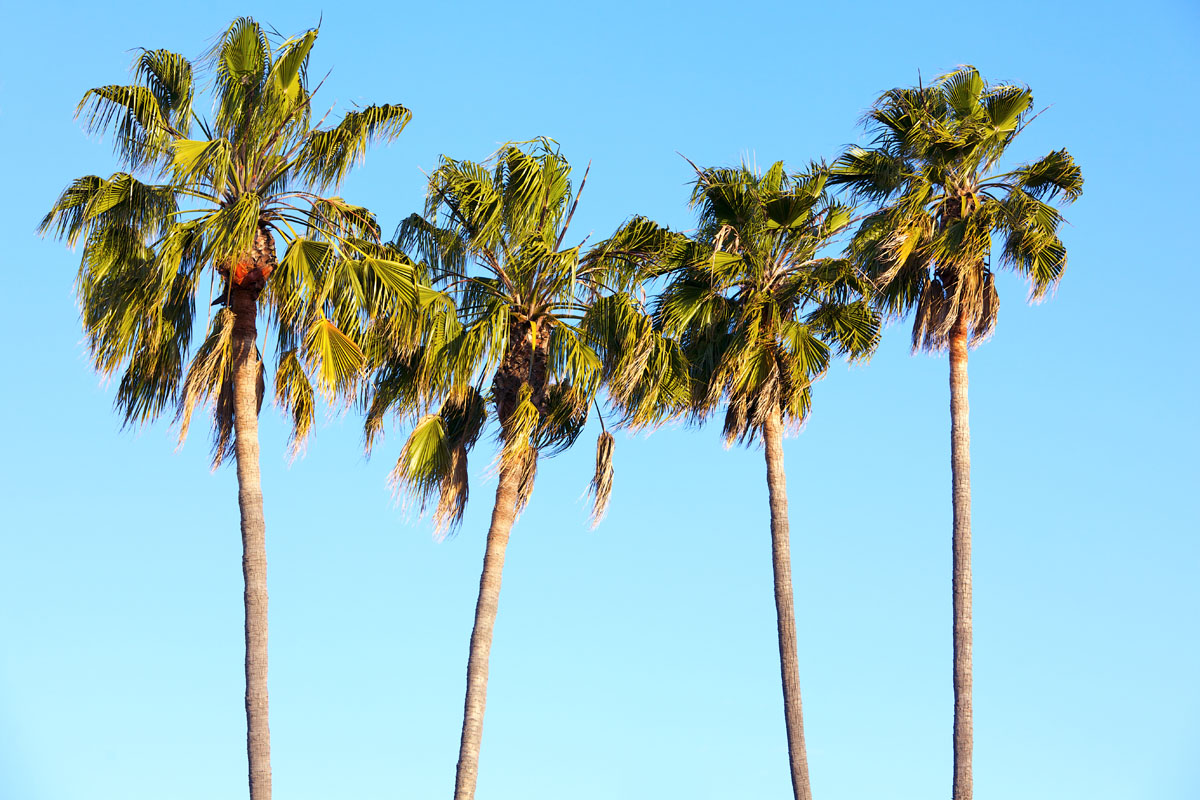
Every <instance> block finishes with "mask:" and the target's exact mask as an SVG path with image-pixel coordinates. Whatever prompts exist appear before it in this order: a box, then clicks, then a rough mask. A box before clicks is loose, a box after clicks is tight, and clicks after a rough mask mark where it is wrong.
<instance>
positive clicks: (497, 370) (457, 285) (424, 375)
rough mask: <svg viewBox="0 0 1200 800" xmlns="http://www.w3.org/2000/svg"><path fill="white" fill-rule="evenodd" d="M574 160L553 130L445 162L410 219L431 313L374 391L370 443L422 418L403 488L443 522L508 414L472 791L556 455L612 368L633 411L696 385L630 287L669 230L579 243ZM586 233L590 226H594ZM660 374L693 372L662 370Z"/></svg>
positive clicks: (475, 677)
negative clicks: (520, 547) (478, 446)
mask: <svg viewBox="0 0 1200 800" xmlns="http://www.w3.org/2000/svg"><path fill="white" fill-rule="evenodd" d="M570 175H571V167H570V165H569V164H568V162H567V161H566V160H565V159H564V158H563V157H562V156H561V155H560V154H559V151H558V149H557V147H556V146H555V145H554V144H553V142H552V141H551V140H549V139H539V140H535V141H533V142H527V143H518V144H507V145H505V146H504V147H502V148H501V149H500V150H499V151H498V152H497V153H496V154H495V155H494V157H493V158H492V159H491V161H490V163H484V164H480V163H475V162H471V161H456V160H452V159H448V158H443V160H442V163H441V165H440V166H439V167H438V169H437V170H435V171H434V173H433V174H432V176H431V177H430V182H429V194H428V199H427V202H426V207H425V215H424V216H419V215H416V214H414V215H412V216H411V217H409V218H408V219H407V220H405V221H404V222H403V223H401V225H400V226H399V229H398V230H397V237H396V241H395V242H394V245H395V247H396V248H397V250H398V251H406V252H410V253H412V254H413V256H414V263H415V264H416V265H417V268H418V270H419V271H420V273H421V274H422V275H423V276H424V277H425V279H427V280H428V281H429V284H430V288H428V289H423V294H422V304H423V308H424V311H425V313H424V314H423V315H422V316H421V319H420V320H419V321H418V323H417V324H412V323H411V321H409V320H407V319H405V318H400V319H399V320H398V321H397V324H396V325H394V326H393V327H392V329H391V330H390V337H389V339H390V341H391V343H392V346H391V349H390V350H389V351H387V352H386V353H384V354H382V355H381V357H380V361H379V364H378V367H379V368H378V371H377V373H376V377H375V379H374V381H373V383H372V385H371V387H370V391H369V394H368V397H367V402H366V405H367V408H368V411H367V418H366V436H367V447H368V449H370V448H371V446H372V445H373V443H374V440H375V437H376V435H377V434H378V433H379V432H380V431H381V430H382V427H383V424H384V420H385V418H386V417H387V416H388V415H389V414H393V415H398V416H400V417H404V418H410V419H412V420H413V421H414V423H415V424H414V427H413V430H412V432H411V434H410V435H409V437H408V439H407V441H406V442H405V444H404V446H403V448H402V449H401V451H400V456H399V460H398V461H397V463H396V466H395V469H394V471H393V479H394V481H395V482H396V484H397V485H398V486H399V487H402V488H404V489H407V490H409V491H410V492H411V493H413V494H414V495H415V496H416V497H417V498H419V499H420V501H421V503H422V507H424V505H425V503H426V502H427V501H433V502H434V503H435V505H436V511H435V513H434V519H435V522H436V524H437V530H438V532H439V534H444V533H445V532H447V531H448V530H449V529H451V528H454V527H456V526H457V525H458V524H459V523H460V521H461V519H462V515H463V512H464V510H465V507H466V502H467V496H468V490H469V486H468V477H467V456H468V453H469V451H470V450H471V448H472V447H473V446H474V445H475V443H476V442H477V441H478V439H479V437H480V435H481V434H482V432H483V430H484V428H485V427H486V426H487V425H488V424H489V423H490V422H494V423H495V425H496V427H497V428H498V436H499V449H500V452H499V455H498V458H497V460H496V468H497V471H498V477H499V483H498V485H497V488H496V497H495V504H494V506H493V510H492V518H491V526H490V528H489V530H488V534H487V547H486V550H485V554H484V560H483V572H482V575H481V577H480V582H479V598H478V601H477V603H476V607H475V624H474V628H473V630H472V632H471V645H470V657H469V659H468V662H467V691H466V703H465V710H464V719H463V728H462V740H461V744H460V749H459V759H458V768H457V773H456V777H455V790H454V796H455V798H456V800H469V798H472V797H473V796H474V794H475V786H476V779H477V775H478V767H479V751H480V743H481V741H482V735H483V715H484V708H485V703H486V696H487V678H488V656H489V653H490V651H491V646H492V635H493V630H494V627H495V622H496V612H497V606H498V601H499V595H500V579H501V571H502V569H503V567H504V556H505V549H506V547H507V544H508V539H509V534H510V532H511V531H512V527H513V524H514V522H515V520H516V518H517V516H518V515H519V514H520V512H521V510H522V509H523V508H524V506H525V504H526V503H528V501H529V498H530V494H531V492H532V491H533V485H534V477H535V474H536V471H537V466H538V462H539V460H540V459H541V458H543V457H546V456H551V455H554V454H556V453H559V452H562V451H564V450H566V449H567V448H569V447H570V446H571V445H572V444H573V443H574V442H575V440H576V438H577V437H578V436H579V435H580V433H581V432H582V430H583V427H584V425H585V423H586V422H587V419H588V416H589V412H590V410H591V408H592V407H593V406H594V405H595V404H596V401H597V393H598V391H599V390H600V388H601V386H602V385H603V384H604V383H606V382H607V383H608V384H609V385H610V386H611V387H613V388H611V389H610V391H613V392H618V393H620V396H621V399H622V403H623V407H624V408H625V409H626V410H627V414H628V415H629V416H630V418H637V417H638V416H639V414H641V415H642V417H641V418H642V419H644V420H646V421H650V420H652V419H654V418H656V415H657V414H658V413H660V412H659V411H658V409H664V408H669V407H672V401H671V399H670V398H671V397H672V396H674V398H675V400H674V406H679V405H680V404H682V402H683V401H684V400H685V399H686V387H685V386H684V384H682V383H677V384H670V383H669V382H668V381H666V380H663V379H661V378H660V379H658V380H655V379H646V378H644V377H643V375H645V374H646V373H647V372H653V370H648V369H646V367H647V365H654V364H657V363H660V362H671V361H673V362H674V363H676V364H679V363H681V362H680V359H679V353H678V349H677V347H675V346H674V345H673V344H672V343H670V342H667V341H664V340H662V339H661V338H658V337H655V336H654V335H653V331H652V330H651V321H650V319H649V317H648V315H646V314H645V313H644V311H643V309H642V308H641V306H640V303H639V301H638V299H637V298H636V297H635V296H634V294H632V293H631V292H630V291H629V290H630V289H631V288H632V287H634V286H635V285H636V283H637V281H638V279H639V275H638V271H637V266H636V265H637V264H638V263H640V261H641V260H642V257H643V256H645V255H646V254H647V253H649V252H650V250H651V249H652V248H655V247H659V246H662V245H663V243H664V242H665V241H667V240H668V239H669V234H667V233H666V232H664V231H662V230H660V229H658V228H657V226H655V225H654V224H653V223H651V222H649V221H648V220H644V219H640V218H634V219H632V220H630V221H628V222H627V223H626V224H625V225H624V226H622V228H621V229H620V230H618V232H617V233H616V234H615V235H614V236H613V237H612V238H611V239H609V240H607V241H605V242H603V243H601V244H598V245H596V246H594V247H593V248H591V249H590V250H588V251H586V252H585V251H584V250H583V249H582V245H583V243H582V242H580V243H578V244H571V245H567V244H565V240H566V237H567V234H568V230H569V228H570V224H571V219H572V217H573V215H574V213H575V209H576V207H577V205H578V203H579V195H580V193H581V192H582V190H583V187H584V184H585V183H586V180H587V173H586V172H585V173H584V176H583V179H582V180H581V181H580V183H579V189H578V191H575V190H573V188H572V182H571V177H570ZM585 238H586V237H585ZM655 374H657V375H659V376H666V375H669V374H676V375H677V374H681V373H680V372H679V370H676V371H674V372H668V371H666V370H659V371H658V373H655ZM612 446H613V439H612V435H611V434H609V433H608V432H607V431H604V432H602V433H601V435H600V437H599V441H598V443H597V465H596V473H595V476H594V478H593V481H592V492H593V494H594V499H595V510H594V516H593V520H594V521H599V518H600V516H601V515H602V514H603V513H604V509H605V507H606V505H607V502H608V498H609V495H610V492H611V487H612V464H611V458H612Z"/></svg>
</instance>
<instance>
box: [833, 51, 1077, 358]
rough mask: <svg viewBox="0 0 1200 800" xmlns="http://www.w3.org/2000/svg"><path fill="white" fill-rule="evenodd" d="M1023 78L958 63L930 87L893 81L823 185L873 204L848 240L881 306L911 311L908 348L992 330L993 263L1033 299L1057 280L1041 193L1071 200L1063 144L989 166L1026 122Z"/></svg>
mask: <svg viewBox="0 0 1200 800" xmlns="http://www.w3.org/2000/svg"><path fill="white" fill-rule="evenodd" d="M1032 107H1033V94H1032V93H1031V92H1030V90H1029V89H1028V88H1027V87H1023V86H1014V85H1007V84H1001V85H988V84H986V83H985V82H984V80H983V78H982V77H981V76H980V74H979V72H978V70H976V69H975V68H974V67H963V68H961V69H959V70H957V71H955V72H952V73H950V74H948V75H945V76H943V77H941V78H939V79H938V80H937V81H936V82H935V83H934V85H932V86H929V87H918V88H909V89H893V90H891V91H889V92H887V93H886V94H884V95H883V96H882V97H881V98H880V99H879V101H878V102H877V103H876V104H875V106H874V108H872V109H871V111H870V112H869V114H868V117H867V119H868V122H869V125H870V128H871V130H872V131H873V132H874V133H875V141H874V143H873V145H872V147H870V148H863V147H851V148H849V149H848V150H847V151H846V152H845V153H844V154H843V155H842V156H841V157H840V158H839V159H838V160H837V161H836V162H835V163H834V165H833V169H832V176H831V183H833V184H835V185H843V186H846V187H848V188H849V189H850V190H851V192H852V193H853V194H854V195H855V196H857V197H859V198H861V199H865V200H869V201H872V202H875V203H877V204H879V205H880V208H879V209H878V210H877V211H875V212H874V213H873V214H871V215H870V216H868V217H867V219H866V220H864V222H863V224H862V227H861V228H860V230H859V231H858V233H857V234H856V236H855V238H854V241H853V244H852V246H851V249H850V253H851V255H852V257H853V258H854V259H855V260H856V262H857V263H858V264H859V265H860V266H862V267H863V268H864V269H865V271H867V272H868V274H870V275H871V276H872V278H873V279H874V280H875V282H876V283H877V285H878V287H879V294H878V299H879V301H880V305H881V306H882V307H883V308H884V309H885V310H887V311H888V312H890V313H893V314H901V313H905V312H907V311H909V310H914V311H915V314H914V320H913V332H912V344H913V348H914V349H929V350H942V349H945V348H946V346H947V341H948V336H949V335H950V331H951V329H952V328H953V327H954V326H955V324H960V325H962V326H963V329H964V330H965V331H969V334H970V338H971V341H972V342H978V341H979V340H981V339H983V338H985V337H986V336H987V335H988V334H990V333H991V331H992V329H993V328H994V326H995V324H996V313H997V309H998V307H999V297H998V296H997V293H996V287H995V281H994V277H993V273H992V247H993V243H992V240H993V236H997V237H999V239H1000V240H1001V245H1000V250H999V256H1000V258H999V263H1000V265H1002V266H1005V267H1008V268H1011V269H1013V270H1015V271H1016V272H1018V273H1020V274H1021V275H1023V276H1025V277H1026V278H1028V280H1029V283H1030V290H1031V296H1032V297H1033V298H1041V297H1043V296H1044V295H1045V294H1046V292H1047V291H1049V290H1050V288H1051V287H1053V286H1054V284H1055V283H1056V282H1057V281H1058V279H1059V278H1060V277H1061V275H1062V272H1063V269H1064V268H1065V267H1066V264H1067V253H1066V248H1064V247H1063V244H1062V242H1061V241H1060V240H1059V238H1058V227H1059V225H1060V224H1061V223H1062V216H1061V215H1060V214H1059V212H1058V211H1057V210H1056V209H1055V208H1054V207H1053V206H1051V205H1049V204H1048V203H1047V202H1046V201H1047V200H1055V199H1061V200H1064V201H1066V202H1070V201H1073V200H1075V199H1076V198H1077V197H1079V195H1080V194H1081V192H1082V191H1083V176H1082V172H1081V171H1080V169H1079V167H1078V166H1076V164H1075V161H1074V159H1072V158H1071V155H1070V154H1069V153H1068V152H1067V151H1066V150H1057V151H1054V152H1052V153H1050V154H1048V155H1046V156H1045V157H1043V158H1041V159H1039V160H1038V161H1036V162H1034V163H1032V164H1028V165H1024V166H1020V167H1017V168H1015V169H1012V170H1009V171H1007V172H1001V171H998V170H997V164H998V163H999V161H1000V159H1001V158H1002V157H1003V155H1004V152H1005V150H1006V149H1007V148H1008V146H1009V145H1010V144H1011V143H1012V141H1013V139H1014V138H1015V137H1016V136H1017V134H1019V133H1020V132H1021V130H1022V129H1023V128H1024V126H1025V125H1026V124H1027V123H1028V122H1029V121H1030V120H1029V112H1030V110H1031V109H1032Z"/></svg>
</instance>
